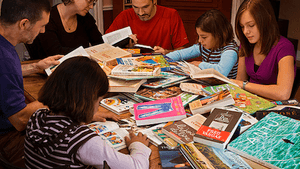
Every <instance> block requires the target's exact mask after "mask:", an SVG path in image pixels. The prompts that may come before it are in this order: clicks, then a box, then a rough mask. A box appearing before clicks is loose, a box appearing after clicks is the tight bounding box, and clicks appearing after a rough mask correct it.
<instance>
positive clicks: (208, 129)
mask: <svg viewBox="0 0 300 169" xmlns="http://www.w3.org/2000/svg"><path fill="white" fill-rule="evenodd" d="M242 116H243V113H241V112H237V111H230V110H225V109H219V108H215V109H213V110H212V112H211V113H210V115H209V116H208V117H207V119H206V120H205V122H204V123H203V124H202V125H201V127H200V128H199V130H198V131H197V132H196V134H195V136H194V141H195V142H197V143H202V144H206V145H209V146H212V147H216V148H220V149H224V148H225V147H226V146H227V144H228V143H229V141H230V139H231V137H232V135H233V134H234V132H235V130H236V128H237V127H238V125H239V123H240V121H241V120H242Z"/></svg>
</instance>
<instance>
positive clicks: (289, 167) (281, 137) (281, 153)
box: [227, 113, 300, 169]
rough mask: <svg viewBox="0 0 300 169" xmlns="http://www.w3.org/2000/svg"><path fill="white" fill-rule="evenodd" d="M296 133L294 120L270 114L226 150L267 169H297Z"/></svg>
mask: <svg viewBox="0 0 300 169" xmlns="http://www.w3.org/2000/svg"><path fill="white" fill-rule="evenodd" d="M299 133H300V122H299V121H298V120H294V119H292V118H289V117H286V116H283V115H280V114H277V113H270V114H268V115H267V116H266V117H264V118H262V119H261V120H260V121H258V122H257V123H256V124H254V125H253V126H252V127H250V128H249V129H248V130H247V131H245V132H244V133H243V134H241V135H240V136H238V137H237V138H236V139H234V140H233V141H232V142H231V143H229V144H228V147H227V148H228V150H230V151H233V152H235V153H237V154H240V155H241V156H244V157H246V158H248V159H250V160H252V161H255V162H257V163H259V164H262V165H265V166H267V167H268V168H282V169H294V168H300V151H299V144H300V136H299Z"/></svg>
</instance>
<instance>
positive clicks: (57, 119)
mask: <svg viewBox="0 0 300 169" xmlns="http://www.w3.org/2000/svg"><path fill="white" fill-rule="evenodd" d="M49 113H50V111H49V110H48V109H39V110H37V111H36V112H35V113H34V114H33V115H32V116H31V118H30V120H29V122H28V124H27V128H26V139H25V165H26V167H27V168H91V167H89V166H86V165H84V164H83V163H81V162H80V161H79V160H78V159H77V158H76V153H77V150H78V148H79V147H80V146H81V145H83V144H84V143H85V142H86V141H88V140H90V139H91V138H93V137H95V136H98V135H97V134H96V133H95V132H93V131H92V130H90V129H89V128H88V127H87V126H85V125H76V123H74V122H72V120H71V119H70V118H69V117H66V116H62V115H55V116H52V115H50V114H49Z"/></svg>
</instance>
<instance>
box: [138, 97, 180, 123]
mask: <svg viewBox="0 0 300 169" xmlns="http://www.w3.org/2000/svg"><path fill="white" fill-rule="evenodd" d="M133 107H134V117H135V120H136V124H137V125H138V126H139V125H147V124H157V123H162V122H168V121H176V120H181V119H183V118H186V113H185V111H184V107H183V104H182V100H181V97H180V96H177V97H172V98H167V99H161V100H155V101H149V102H144V103H137V104H134V105H133Z"/></svg>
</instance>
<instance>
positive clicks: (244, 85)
mask: <svg viewBox="0 0 300 169" xmlns="http://www.w3.org/2000/svg"><path fill="white" fill-rule="evenodd" d="M248 83H249V81H248V80H246V81H243V87H242V89H244V90H245V87H246V84H248Z"/></svg>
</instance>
